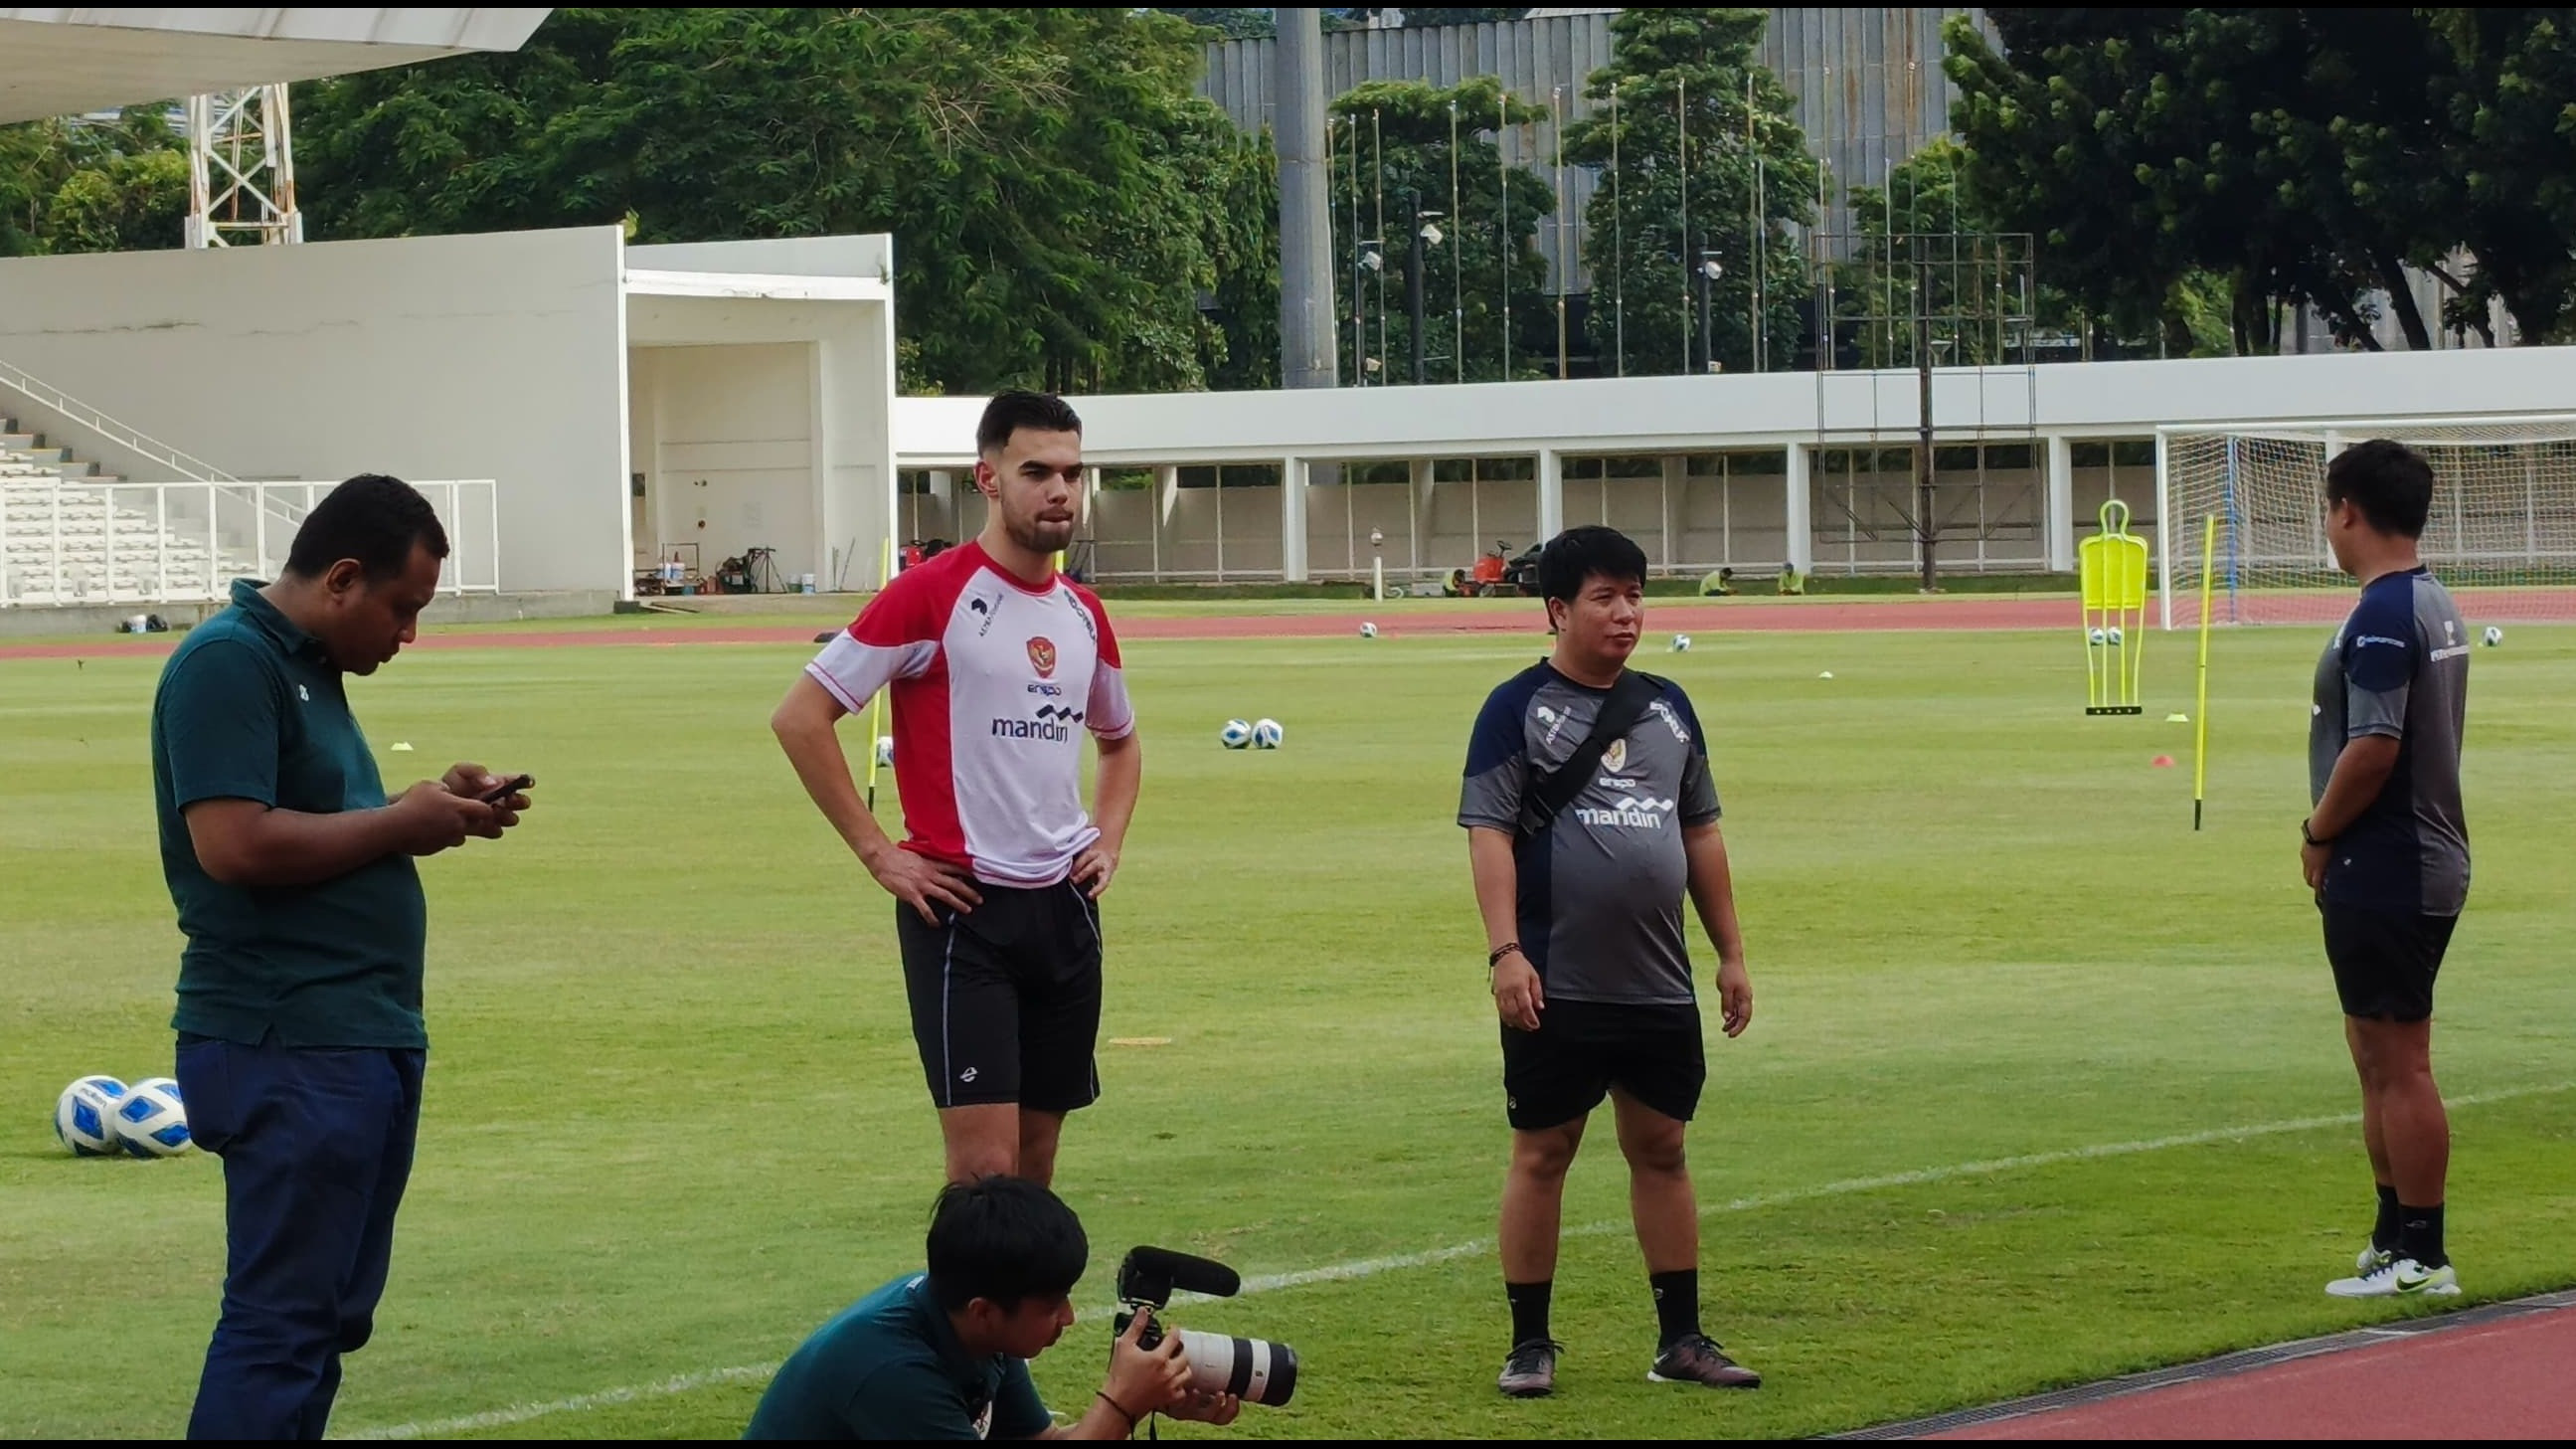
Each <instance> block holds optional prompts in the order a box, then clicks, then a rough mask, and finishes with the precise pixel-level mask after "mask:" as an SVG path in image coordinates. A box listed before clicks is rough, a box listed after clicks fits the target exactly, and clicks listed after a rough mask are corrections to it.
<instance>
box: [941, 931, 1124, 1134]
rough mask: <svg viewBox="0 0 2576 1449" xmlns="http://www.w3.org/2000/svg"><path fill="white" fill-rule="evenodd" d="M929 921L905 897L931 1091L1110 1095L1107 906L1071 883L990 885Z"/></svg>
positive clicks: (1045, 1108) (1055, 1107) (1052, 1101)
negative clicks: (1103, 1065) (973, 901)
mask: <svg viewBox="0 0 2576 1449" xmlns="http://www.w3.org/2000/svg"><path fill="white" fill-rule="evenodd" d="M975 889H976V891H977V892H978V893H979V894H981V895H982V896H983V898H984V903H983V904H982V905H979V906H977V907H975V909H973V910H971V911H967V912H965V913H963V914H959V913H956V912H952V911H949V910H946V909H945V908H942V910H941V911H940V923H939V924H938V925H936V926H933V925H929V924H927V923H925V922H924V921H923V920H922V919H921V916H920V914H919V913H918V912H916V911H914V910H913V908H912V907H910V906H908V905H905V904H903V903H902V902H900V901H898V902H896V903H895V913H894V926H895V937H896V939H897V940H898V941H900V942H901V943H902V947H903V984H904V992H905V994H906V995H907V996H909V997H910V998H911V1000H912V1039H913V1041H914V1042H915V1043H916V1044H917V1045H919V1046H920V1048H921V1071H922V1075H923V1076H924V1077H925V1078H927V1079H928V1080H929V1083H930V1100H931V1101H932V1102H934V1103H936V1104H937V1105H939V1106H942V1107H973V1106H981V1105H987V1104H990V1103H996V1102H1016V1103H1018V1104H1019V1105H1020V1106H1023V1107H1026V1108H1028V1109H1030V1110H1032V1111H1037V1112H1070V1111H1073V1110H1074V1109H1075V1108H1078V1107H1088V1106H1090V1105H1091V1104H1092V1102H1093V1101H1094V1100H1096V1099H1097V1098H1098V1097H1099V1096H1100V1074H1099V1072H1098V1070H1097V1069H1096V1068H1095V1066H1094V1064H1093V1061H1092V1051H1093V1049H1094V1048H1095V1047H1096V1046H1097V1044H1098V1041H1099V1037H1100V906H1099V904H1098V903H1097V902H1095V901H1093V900H1092V899H1091V898H1090V897H1089V896H1086V895H1084V894H1083V893H1082V888H1081V887H1079V886H1077V885H1075V884H1074V883H1073V882H1071V881H1069V880H1068V881H1063V882H1060V883H1058V884H1056V885H1051V886H1041V887H1037V888H1035V889H1020V888H1017V887H1013V886H997V885H985V884H983V883H981V882H978V883H977V884H976V886H975Z"/></svg>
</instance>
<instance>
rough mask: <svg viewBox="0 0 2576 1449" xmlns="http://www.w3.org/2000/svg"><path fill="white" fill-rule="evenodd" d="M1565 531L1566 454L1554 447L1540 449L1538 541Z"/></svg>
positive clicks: (1544, 540)
mask: <svg viewBox="0 0 2576 1449" xmlns="http://www.w3.org/2000/svg"><path fill="white" fill-rule="evenodd" d="M1563 532H1565V455H1564V454H1563V453H1560V452H1558V451H1557V450H1556V449H1554V448H1541V449H1539V450H1538V541H1539V542H1541V543H1545V542H1547V541H1548V540H1549V539H1551V538H1554V537H1556V536H1557V535H1558V534H1560V533H1563Z"/></svg>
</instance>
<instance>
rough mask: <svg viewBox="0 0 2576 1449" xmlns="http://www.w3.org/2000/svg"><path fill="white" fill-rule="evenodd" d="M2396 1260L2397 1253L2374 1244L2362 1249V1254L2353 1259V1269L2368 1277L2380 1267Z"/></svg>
mask: <svg viewBox="0 0 2576 1449" xmlns="http://www.w3.org/2000/svg"><path fill="white" fill-rule="evenodd" d="M2396 1261H2397V1255H2396V1254H2395V1253H2392V1252H2390V1251H2389V1250H2387V1249H2386V1248H2382V1247H2379V1246H2377V1245H2376V1244H2374V1245H2372V1246H2370V1247H2367V1248H2364V1249H2362V1250H2361V1256H2359V1257H2357V1258H2355V1259H2353V1260H2352V1271H2354V1272H2356V1273H2359V1274H2360V1275H2361V1276H2363V1277H2365V1278H2367V1277H2369V1276H2370V1275H2371V1274H2373V1273H2376V1272H2378V1271H2379V1270H2380V1269H2382V1268H2385V1267H2387V1266H2388V1265H2389V1264H2391V1263H2394V1262H2396Z"/></svg>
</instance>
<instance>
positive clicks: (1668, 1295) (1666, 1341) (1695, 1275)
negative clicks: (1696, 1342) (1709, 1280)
mask: <svg viewBox="0 0 2576 1449" xmlns="http://www.w3.org/2000/svg"><path fill="white" fill-rule="evenodd" d="M1646 1286H1647V1287H1649V1288H1652V1289H1654V1290H1655V1318H1656V1319H1657V1321H1658V1322H1659V1324H1660V1326H1661V1327H1662V1329H1663V1341H1662V1342H1661V1343H1660V1344H1659V1345H1658V1347H1662V1348H1670V1347H1672V1346H1673V1345H1674V1344H1676V1343H1679V1342H1681V1341H1682V1340H1683V1339H1685V1338H1688V1337H1690V1336H1691V1335H1692V1334H1694V1333H1697V1332H1699V1270H1698V1269H1697V1268H1684V1269H1682V1270H1681V1271H1680V1272H1677V1273H1649V1274H1647V1275H1646Z"/></svg>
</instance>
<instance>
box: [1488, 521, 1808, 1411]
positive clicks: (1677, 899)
mask: <svg viewBox="0 0 2576 1449" xmlns="http://www.w3.org/2000/svg"><path fill="white" fill-rule="evenodd" d="M1645 581H1646V556H1645V553H1644V552H1643V551H1642V550H1640V549H1639V548H1638V547H1637V545H1636V544H1635V543H1633V542H1631V541H1630V540H1629V539H1627V538H1626V537H1624V536H1622V535H1621V534H1619V533H1617V532H1616V531H1614V530H1612V529H1608V528H1598V527H1586V528H1575V529H1569V530H1567V531H1566V532H1564V533H1562V534H1559V535H1558V536H1557V537H1556V538H1555V539H1553V540H1551V541H1550V542H1549V543H1548V545H1547V547H1546V549H1545V550H1544V551H1542V552H1541V553H1540V554H1539V559H1538V583H1539V592H1540V593H1541V594H1543V595H1544V596H1545V598H1546V602H1547V615H1548V623H1549V625H1550V626H1551V628H1552V629H1553V631H1554V632H1555V634H1556V646H1555V649H1554V651H1553V653H1552V655H1551V657H1550V658H1549V659H1548V660H1547V661H1546V662H1543V663H1540V664H1537V665H1534V666H1532V667H1531V668H1529V669H1527V670H1524V671H1522V672H1521V673H1520V674H1517V675H1515V676H1513V677H1512V678H1511V679H1509V680H1506V681H1504V683H1503V684H1502V685H1501V686H1500V687H1499V688H1497V689H1496V690H1495V691H1494V692H1493V694H1492V695H1491V696H1490V697H1488V698H1487V699H1486V701H1485V707H1484V710H1483V711H1482V712H1481V713H1480V714H1478V716H1477V717H1476V727H1475V733H1474V734H1473V736H1472V737H1471V738H1470V739H1469V741H1468V746H1467V774H1466V783H1465V786H1464V788H1463V790H1462V791H1461V795H1460V800H1459V805H1458V823H1459V824H1460V825H1463V826H1465V827H1467V840H1468V856H1469V859H1470V861H1471V863H1472V864H1473V866H1474V869H1475V879H1476V904H1477V907H1478V908H1479V909H1480V910H1481V911H1482V912H1483V915H1484V921H1485V934H1486V940H1487V944H1488V946H1489V948H1490V949H1489V951H1488V953H1487V957H1486V960H1487V964H1488V965H1489V966H1491V967H1492V969H1493V991H1494V1006H1495V1010H1496V1011H1497V1013H1498V1014H1499V1015H1500V1016H1501V1018H1502V1036H1503V1091H1504V1105H1505V1108H1506V1114H1507V1116H1508V1117H1509V1119H1510V1121H1511V1125H1512V1160H1511V1169H1510V1173H1509V1175H1508V1177H1507V1178H1506V1179H1505V1183H1504V1187H1503V1211H1502V1232H1501V1235H1500V1240H1501V1249H1502V1259H1503V1292H1504V1296H1505V1298H1506V1299H1507V1300H1508V1302H1509V1303H1510V1305H1511V1312H1512V1349H1511V1353H1510V1356H1509V1357H1508V1358H1507V1359H1506V1361H1505V1362H1504V1365H1503V1372H1502V1377H1501V1379H1500V1380H1499V1382H1498V1385H1497V1386H1498V1387H1499V1388H1500V1389H1501V1390H1502V1391H1503V1392H1504V1393H1506V1394H1510V1395H1512V1396H1514V1397H1516V1398H1534V1397H1537V1396H1539V1395H1542V1394H1546V1393H1550V1392H1552V1391H1553V1390H1554V1388H1555V1385H1556V1358H1557V1355H1558V1354H1559V1353H1560V1352H1562V1349H1561V1347H1560V1346H1559V1345H1558V1344H1557V1343H1556V1342H1555V1341H1554V1340H1552V1339H1550V1338H1549V1337H1548V1324H1547V1318H1548V1301H1549V1297H1550V1294H1551V1290H1552V1289H1553V1287H1554V1281H1555V1275H1556V1247H1557V1230H1558V1219H1559V1214H1560V1210H1561V1207H1562V1204H1563V1201H1564V1195H1565V1172H1566V1168H1567V1167H1568V1166H1570V1165H1571V1164H1572V1163H1573V1161H1574V1153H1575V1148H1576V1147H1577V1146H1578V1145H1579V1144H1580V1143H1581V1142H1582V1140H1583V1126H1584V1123H1585V1121H1586V1120H1587V1119H1588V1118H1589V1117H1590V1115H1591V1112H1592V1109H1593V1108H1595V1107H1597V1106H1599V1105H1600V1104H1601V1098H1602V1097H1603V1095H1604V1094H1605V1093H1606V1094H1607V1095H1608V1096H1609V1097H1610V1099H1611V1101H1612V1103H1613V1106H1614V1110H1615V1111H1616V1112H1617V1115H1618V1129H1619V1147H1620V1150H1621V1151H1622V1152H1623V1153H1625V1154H1626V1156H1627V1159H1628V1174H1629V1187H1630V1191H1629V1202H1630V1205H1631V1210H1632V1211H1633V1213H1634V1214H1635V1218H1636V1225H1637V1241H1638V1245H1639V1246H1640V1247H1642V1248H1643V1249H1644V1250H1645V1258H1646V1275H1647V1283H1648V1286H1649V1287H1650V1288H1651V1289H1652V1290H1653V1293H1654V1298H1655V1311H1656V1316H1657V1318H1658V1319H1659V1320H1660V1327H1661V1331H1662V1332H1661V1339H1660V1343H1659V1346H1658V1348H1657V1351H1656V1355H1655V1359H1654V1364H1653V1367H1652V1369H1651V1370H1650V1371H1649V1372H1648V1374H1647V1377H1648V1378H1650V1379H1652V1380H1654V1381H1656V1382H1659V1383H1693V1384H1703V1385H1707V1386H1709V1387H1711V1388H1747V1389H1749V1388H1753V1387H1756V1386H1758V1385H1759V1384H1760V1383H1761V1382H1762V1379H1761V1376H1760V1375H1759V1374H1756V1373H1754V1372H1753V1371H1752V1370H1751V1369H1747V1368H1744V1367H1743V1366H1741V1365H1739V1364H1737V1363H1735V1362H1734V1361H1733V1360H1731V1359H1729V1358H1728V1357H1727V1356H1726V1354H1725V1352H1724V1351H1723V1349H1722V1348H1721V1347H1720V1346H1719V1345H1718V1344H1717V1343H1716V1341H1714V1340H1712V1339H1711V1338H1709V1337H1708V1336H1707V1335H1706V1334H1705V1333H1703V1332H1701V1330H1700V1320H1699V1209H1698V1203H1697V1201H1696V1200H1695V1198H1694V1196H1693V1194H1692V1191H1691V1180H1690V1172H1689V1169H1688V1167H1687V1166H1686V1165H1685V1164H1684V1161H1683V1152H1682V1139H1683V1135H1684V1132H1685V1130H1686V1128H1687V1125H1688V1123H1689V1121H1690V1117H1691V1113H1692V1112H1693V1111H1694V1110H1696V1109H1697V1107H1698V1105H1699V1095H1700V1087H1701V1085H1702V1083H1703V1082H1704V1080H1705V1079H1706V1077H1707V1067H1706V1060H1705V1057H1704V1054H1703V1052H1702V1050H1701V1039H1700V1018H1699V1005H1698V1001H1697V997H1696V995H1695V994H1694V993H1693V991H1692V989H1691V973H1690V950H1689V947H1688V946H1687V945H1686V944H1685V943H1684V941H1683V936H1682V897H1683V896H1684V894H1685V893H1687V894H1688V896H1689V897H1690V900H1691V903H1692V904H1693V905H1694V906H1695V907H1696V908H1697V909H1698V912H1699V918H1700V923H1701V925H1702V926H1704V927H1705V928H1706V929H1707V931H1708V934H1709V939H1710V940H1711V941H1712V942H1714V943H1715V944H1716V946H1717V955H1718V972H1717V986H1718V996H1719V1000H1720V1002H1721V1005H1722V1008H1723V1012H1724V1025H1725V1030H1726V1034H1727V1035H1728V1036H1730V1037H1732V1036H1735V1035H1737V1034H1738V1033H1740V1032H1742V1031H1743V1030H1744V1028H1745V1025H1746V1023H1748V1022H1749V1021H1751V1020H1752V1016H1753V987H1752V984H1751V982H1750V981H1749V980H1748V978H1747V977H1746V975H1745V970H1744V942H1743V936H1742V933H1741V932H1740V931H1739V930H1738V929H1737V926H1736V920H1735V895H1734V888H1733V886H1732V885H1731V884H1730V883H1729V879H1728V875H1727V863H1726V842H1725V841H1724V840H1723V839H1722V838H1721V837H1720V836H1719V834H1718V828H1717V814H1718V810H1717V788H1716V786H1715V785H1714V784H1712V783H1711V781H1710V779H1709V768H1708V742H1707V740H1706V738H1705V737H1704V735H1703V734H1702V732H1701V729H1700V723H1699V716H1698V715H1697V714H1696V713H1694V712H1693V711H1692V709H1691V704H1690V700H1689V699H1688V698H1686V697H1685V696H1684V695H1683V694H1682V692H1681V690H1680V688H1679V687H1677V686H1675V685H1674V684H1672V683H1671V682H1670V681H1667V680H1660V679H1655V678H1653V677H1651V676H1648V675H1643V674H1630V673H1629V672H1628V669H1627V661H1628V656H1629V655H1630V654H1632V653H1634V652H1635V650H1636V647H1637V640H1638V637H1639V634H1640V632H1641V631H1642V630H1643V629H1644V627H1645V599H1644V594H1645ZM1605 715H1621V716H1623V717H1624V718H1625V719H1626V720H1627V721H1628V722H1627V723H1626V724H1625V725H1621V724H1620V723H1619V722H1618V721H1617V720H1611V721H1609V723H1610V724H1611V725H1612V729H1611V730H1610V731H1608V732H1606V733H1607V734H1608V735H1609V737H1607V738H1605V739H1603V740H1600V741H1591V740H1590V736H1591V735H1592V734H1593V733H1594V725H1595V722H1596V721H1600V720H1602V719H1603V717H1604V716H1605ZM1587 742H1589V743H1591V744H1593V745H1596V746H1598V748H1597V749H1595V750H1593V751H1592V753H1593V754H1594V755H1595V756H1596V758H1595V759H1594V760H1593V762H1592V764H1591V767H1590V768H1589V769H1587V770H1585V771H1584V772H1583V775H1582V776H1581V777H1579V779H1577V780H1575V781H1570V782H1568V783H1572V784H1575V785H1576V786H1577V788H1575V789H1574V790H1573V792H1572V794H1571V796H1570V798H1565V799H1563V800H1562V801H1561V803H1562V808H1561V809H1556V810H1553V811H1551V806H1552V805H1554V804H1556V803H1559V802H1556V801H1546V802H1545V803H1542V802H1543V801H1545V797H1546V795H1547V794H1548V793H1550V792H1548V791H1546V790H1545V789H1543V786H1544V784H1545V782H1546V781H1548V780H1549V779H1550V777H1551V776H1553V775H1554V774H1555V772H1556V771H1558V770H1559V769H1561V768H1563V767H1565V766H1566V765H1567V764H1568V762H1569V761H1570V760H1573V759H1574V758H1575V757H1576V756H1577V754H1578V753H1579V752H1582V751H1583V750H1584V749H1585V747H1586V745H1587Z"/></svg>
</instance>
